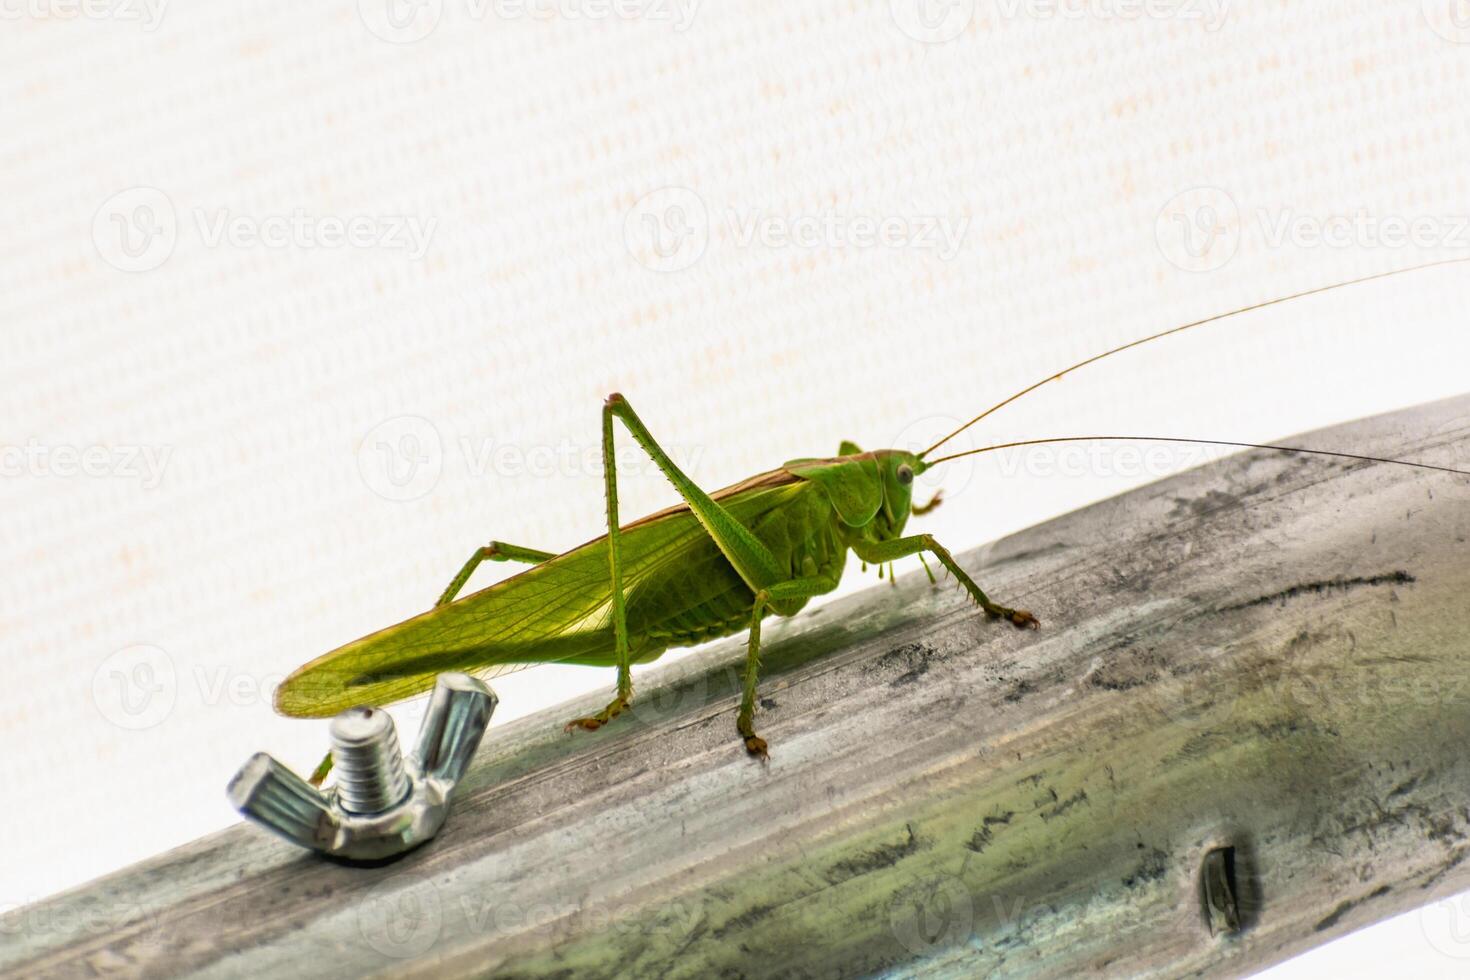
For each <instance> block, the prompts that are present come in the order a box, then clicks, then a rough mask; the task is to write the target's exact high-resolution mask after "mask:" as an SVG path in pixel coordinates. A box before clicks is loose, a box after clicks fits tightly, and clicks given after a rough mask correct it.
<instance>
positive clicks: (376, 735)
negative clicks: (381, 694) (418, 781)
mask: <svg viewBox="0 0 1470 980" xmlns="http://www.w3.org/2000/svg"><path fill="white" fill-rule="evenodd" d="M330 734H331V739H332V766H333V768H334V769H335V770H336V776H337V800H338V803H339V804H340V805H341V807H342V809H343V810H346V811H347V812H348V813H379V812H381V811H383V810H386V809H388V808H389V807H391V806H394V805H396V804H398V803H401V802H402V801H403V799H404V798H405V797H407V796H408V793H409V790H410V788H411V787H410V784H409V780H408V774H407V773H405V772H404V770H403V753H402V752H401V751H399V748H398V733H397V731H396V730H395V729H394V727H393V719H392V718H391V717H389V715H388V712H386V711H384V710H382V709H381V708H369V707H358V708H349V709H347V710H346V711H344V712H342V713H341V714H339V715H337V717H335V718H333V719H332V725H331V730H330Z"/></svg>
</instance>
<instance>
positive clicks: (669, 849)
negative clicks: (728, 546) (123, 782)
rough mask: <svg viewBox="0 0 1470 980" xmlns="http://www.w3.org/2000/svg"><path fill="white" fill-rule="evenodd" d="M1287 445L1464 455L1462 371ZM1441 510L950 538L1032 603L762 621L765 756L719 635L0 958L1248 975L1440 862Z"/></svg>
mask: <svg viewBox="0 0 1470 980" xmlns="http://www.w3.org/2000/svg"><path fill="white" fill-rule="evenodd" d="M1299 442H1300V444H1303V445H1315V446H1319V447H1322V448H1346V449H1351V450H1353V451H1358V452H1368V453H1383V454H1391V455H1399V456H1404V457H1412V458H1416V459H1421V460H1425V461H1432V462H1441V463H1445V464H1449V465H1459V466H1465V465H1466V464H1467V463H1470V397H1466V398H1460V399H1456V400H1453V401H1450V402H1442V403H1437V404H1434V405H1429V406H1424V407H1420V408H1416V409H1413V410H1410V411H1407V412H1401V413H1397V414H1394V415H1389V416H1383V417H1380V418H1376V419H1371V420H1367V421H1362V422H1357V423H1353V424H1350V425H1347V426H1341V427H1338V428H1335V429H1331V430H1326V431H1323V432H1320V433H1315V434H1313V435H1311V436H1307V437H1303V439H1302V440H1299ZM1467 538H1470V480H1466V479H1463V478H1456V477H1450V476H1442V475H1435V474H1429V473H1425V472H1422V471H1414V470H1409V469H1406V468H1401V467H1389V466H1380V465H1363V464H1354V463H1345V462H1340V461H1328V460H1321V459H1308V458H1300V457H1287V456H1281V455H1273V454H1260V453H1251V454H1246V455H1243V456H1239V457H1235V458H1233V459H1230V460H1227V461H1224V462H1222V463H1219V464H1215V465H1212V466H1209V467H1206V468H1203V469H1201V470H1196V471H1193V472H1191V473H1188V474H1185V475H1182V476H1179V477H1176V478H1172V479H1169V480H1166V481H1162V482H1160V483H1156V484H1153V485H1151V486H1148V487H1145V488H1143V489H1141V490H1138V491H1136V492H1133V493H1130V494H1127V495H1125V496H1123V497H1119V498H1117V499H1114V500H1111V501H1107V502H1105V503H1102V504H1099V505H1096V506H1094V507H1090V508H1087V509H1085V510H1082V511H1078V512H1076V513H1073V514H1070V515H1067V516H1065V517H1062V518H1060V519H1058V520H1055V521H1052V522H1049V523H1047V524H1044V525H1041V526H1038V527H1035V528H1032V529H1030V530H1028V531H1025V532H1023V533H1021V534H1018V535H1015V536H1014V537H1011V538H1009V539H1006V540H1005V541H1002V542H999V543H998V544H996V545H994V546H991V547H987V548H984V549H980V550H979V551H977V552H972V553H970V554H969V555H968V556H966V557H965V559H964V560H965V563H966V565H967V567H970V568H972V569H974V570H976V572H977V573H978V578H979V581H980V582H981V583H982V585H984V586H985V587H986V588H987V589H989V590H990V591H991V593H992V595H995V596H997V597H999V598H1001V599H1003V600H1005V601H1009V602H1014V603H1016V604H1019V605H1024V606H1027V607H1029V608H1031V609H1032V610H1033V611H1035V612H1036V613H1037V614H1038V615H1039V616H1040V617H1041V618H1042V621H1043V623H1044V628H1043V629H1042V630H1041V631H1039V632H1030V633H1022V632H1018V631H1015V630H1012V629H1009V628H1002V627H1000V626H996V625H992V624H989V623H987V622H986V621H985V619H984V618H983V616H980V615H977V613H976V612H975V610H973V609H972V608H971V607H969V606H967V605H966V604H965V603H964V602H963V601H962V600H961V598H960V596H959V594H958V593H957V591H956V590H955V589H953V588H952V587H950V588H939V589H934V588H931V587H930V586H929V585H928V583H927V581H926V580H925V578H924V576H923V575H922V573H918V574H911V575H909V576H907V577H906V578H903V579H901V581H900V582H899V584H898V586H897V588H890V587H888V586H878V587H875V588H874V589H871V590H869V591H867V592H864V593H862V594H860V595H857V596H853V597H851V598H849V599H847V600H844V601H838V602H836V603H833V604H830V605H828V606H826V607H825V608H822V609H820V610H817V611H814V612H812V613H810V614H806V615H803V616H800V617H797V618H796V619H794V620H792V621H789V622H785V623H783V624H780V625H778V626H777V627H776V628H774V629H771V630H770V631H769V634H768V635H769V636H770V637H771V640H772V642H771V645H770V648H769V654H768V656H767V659H766V667H765V678H766V679H765V681H764V684H763V688H762V690H763V694H764V695H765V698H766V699H767V700H766V701H765V702H764V705H765V710H764V711H763V713H762V715H761V717H760V724H761V728H760V730H761V732H762V734H763V735H765V736H766V737H767V738H768V739H770V741H771V743H772V756H771V761H770V764H769V765H768V766H764V767H763V766H761V765H759V764H756V763H753V762H752V761H750V760H749V759H747V758H746V757H745V754H744V752H743V750H742V749H741V747H740V745H739V743H738V741H737V740H736V739H735V738H734V734H733V726H734V705H735V702H736V698H737V689H736V675H735V670H736V668H737V666H738V664H739V663H740V661H741V658H742V656H743V647H742V644H741V642H740V641H731V642H724V643H721V644H718V645H715V646H712V647H711V648H709V649H708V650H705V651H703V652H701V653H699V654H697V655H695V656H693V657H691V658H689V659H688V660H686V661H684V662H682V663H680V664H676V665H672V666H671V667H670V668H669V669H667V670H666V671H664V672H663V673H661V674H658V675H656V676H657V678H658V681H657V682H656V683H654V682H645V683H644V685H643V686H642V689H641V690H640V696H641V703H640V704H639V706H638V707H637V709H636V710H635V711H634V712H633V715H632V717H631V718H630V719H628V720H626V721H620V722H619V723H617V724H615V725H613V726H611V727H609V728H608V729H606V730H604V731H603V732H600V733H597V734H595V735H592V736H582V737H575V738H574V737H568V736H564V735H563V734H562V733H561V729H560V725H559V724H558V723H559V722H560V721H562V720H564V719H565V718H566V717H569V716H571V715H573V714H578V713H585V712H586V711H588V710H592V709H595V708H596V707H598V706H600V703H594V700H598V699H589V700H587V701H586V702H585V703H573V704H568V705H565V706H563V707H561V708H559V709H556V710H555V711H553V712H548V713H543V714H540V715H536V716H533V717H530V718H527V719H523V720H522V721H520V722H517V723H515V724H512V725H509V726H506V727H505V728H503V729H496V730H494V731H492V733H491V736H490V737H489V738H488V739H487V742H486V745H485V746H484V747H483V748H482V749H481V752H480V756H479V758H478V760H477V764H476V766H475V768H474V770H473V771H472V773H471V775H470V776H469V777H468V778H467V780H466V782H465V783H464V784H462V788H461V794H460V797H459V800H458V803H457V806H456V812H455V813H454V815H453V816H452V818H451V820H450V823H449V825H448V827H447V828H446V829H445V831H444V832H443V834H442V835H441V836H440V837H439V838H438V839H437V840H436V841H435V842H433V843H432V844H430V845H429V846H427V847H425V848H423V849H421V850H420V851H418V852H416V853H413V854H411V855H409V856H408V857H407V858H405V859H403V860H401V861H399V862H397V863H395V864H391V865H387V866H384V867H379V868H370V869H361V868H349V867H343V866H338V865H334V864H330V863H327V862H324V861H321V860H318V859H315V858H313V857H310V856H307V855H305V854H303V853H302V852H299V851H297V850H295V849H293V848H291V847H290V846H288V845H285V844H283V843H279V842H277V841H275V840H274V839H273V838H270V837H268V836H266V835H264V834H263V833H261V832H259V831H257V830H255V829H254V828H250V827H243V826H241V827H235V828H233V829H231V830H228V831H225V832H223V833H220V834H216V835H213V836H211V837H207V838H204V839H202V840H199V841H197V842H195V843H193V844H191V845H189V846H187V847H183V848H180V849H178V850H176V851H173V852H171V853H169V854H165V855H161V856H160V857H158V858H157V859H155V860H153V861H150V862H146V863H144V864H141V865H138V866H136V867H133V868H130V869H127V870H124V871H122V872H120V873H118V874H116V875H113V876H110V877H108V878H105V879H101V880H99V881H97V882H94V883H92V884H91V885H89V886H87V887H85V888H82V889H79V890H77V891H74V892H72V893H69V894H67V895H63V896H60V897H58V898H56V899H54V900H52V901H48V902H45V903H41V904H39V905H36V906H32V907H29V908H26V909H21V910H18V911H16V912H13V913H11V914H10V915H8V916H6V917H5V918H4V919H0V936H3V937H4V941H3V943H0V969H5V970H7V971H8V972H9V973H11V974H13V975H25V976H90V975H94V974H96V973H102V972H107V973H116V974H119V975H142V976H204V977H258V976H266V975H269V976H319V975H322V974H324V973H341V974H348V973H351V974H386V975H401V976H439V975H482V974H494V975H497V976H525V977H531V976H564V975H571V974H575V975H578V976H584V975H585V976H613V975H662V976H690V977H693V976H702V975H708V974H711V973H724V974H726V975H732V976H734V975H741V976H762V975H776V974H780V975H784V976H811V977H822V976H850V975H859V974H866V973H874V972H879V971H884V970H891V969H895V968H897V969H902V970H905V971H912V972H917V973H927V974H933V975H941V976H942V975H954V976H971V975H979V974H985V973H991V974H992V975H996V976H1064V975H1070V974H1074V973H1076V972H1078V971H1081V970H1099V969H1101V970H1103V971H1105V972H1108V973H1128V974H1133V973H1139V974H1144V975H1156V976H1174V975H1180V974H1200V975H1207V976H1233V975H1239V974H1242V973H1246V972H1249V971H1251V970H1253V969H1256V968H1259V967H1262V966H1264V965H1267V964H1270V963H1273V962H1276V961H1279V960H1280V959H1283V958H1285V957H1286V956H1288V955H1290V954H1292V953H1295V952H1299V951H1301V950H1303V949H1305V948H1308V947H1310V946H1312V945H1315V944H1318V943H1320V942H1323V941H1325V940H1327V939H1329V938H1332V937H1334V936H1337V935H1340V934H1342V933H1344V932H1346V931H1349V930H1352V929H1355V928H1358V927H1361V926H1363V925H1365V924H1367V923H1370V922H1372V921H1375V920H1378V919H1380V918H1383V917H1387V916H1389V915H1391V914H1395V913H1398V912H1401V911H1404V910H1406V909H1410V908H1413V907H1416V906H1421V905H1423V904H1425V903H1426V902H1429V901H1430V900H1432V899H1434V898H1436V897H1439V896H1442V895H1445V894H1449V893H1453V892H1455V891H1458V890H1463V889H1465V888H1467V887H1470V865H1465V864H1462V860H1463V858H1464V857H1465V855H1466V853H1467V846H1470V845H1467V839H1466V833H1467V826H1470V759H1467V756H1466V753H1464V752H1463V746H1464V745H1465V744H1466V741H1467V738H1470V603H1467V602H1466V601H1465V596H1466V595H1467V593H1470V559H1467V551H1466V541H1467ZM225 775H227V774H222V775H221V780H220V783H221V791H223V783H224V777H225ZM99 818H100V815H99ZM1219 846H1230V847H1233V848H1234V851H1233V854H1234V856H1235V882H1234V886H1235V893H1236V902H1237V911H1238V914H1239V917H1240V921H1241V923H1242V929H1241V930H1240V931H1239V932H1237V933H1234V934H1224V933H1222V934H1218V935H1211V932H1210V930H1209V928H1207V925H1206V918H1205V913H1204V911H1203V907H1202V903H1201V899H1200V886H1199V869H1200V865H1201V862H1202V860H1203V857H1204V854H1205V853H1206V852H1207V851H1208V850H1210V849H1211V848H1214V847H1219Z"/></svg>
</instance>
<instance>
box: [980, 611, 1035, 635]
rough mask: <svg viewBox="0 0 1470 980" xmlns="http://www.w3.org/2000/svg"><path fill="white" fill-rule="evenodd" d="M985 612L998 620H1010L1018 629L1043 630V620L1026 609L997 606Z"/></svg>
mask: <svg viewBox="0 0 1470 980" xmlns="http://www.w3.org/2000/svg"><path fill="white" fill-rule="evenodd" d="M985 611H986V612H987V613H989V614H990V615H991V616H993V617H994V618H996V619H1006V620H1009V621H1010V622H1011V623H1012V624H1014V625H1015V626H1016V628H1017V629H1023V630H1024V629H1033V630H1035V629H1040V628H1041V620H1039V619H1037V618H1036V617H1035V616H1033V615H1031V614H1030V613H1029V612H1027V611H1026V610H1024V609H1007V608H1006V607H1005V606H996V607H995V608H994V609H987V610H985Z"/></svg>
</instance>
